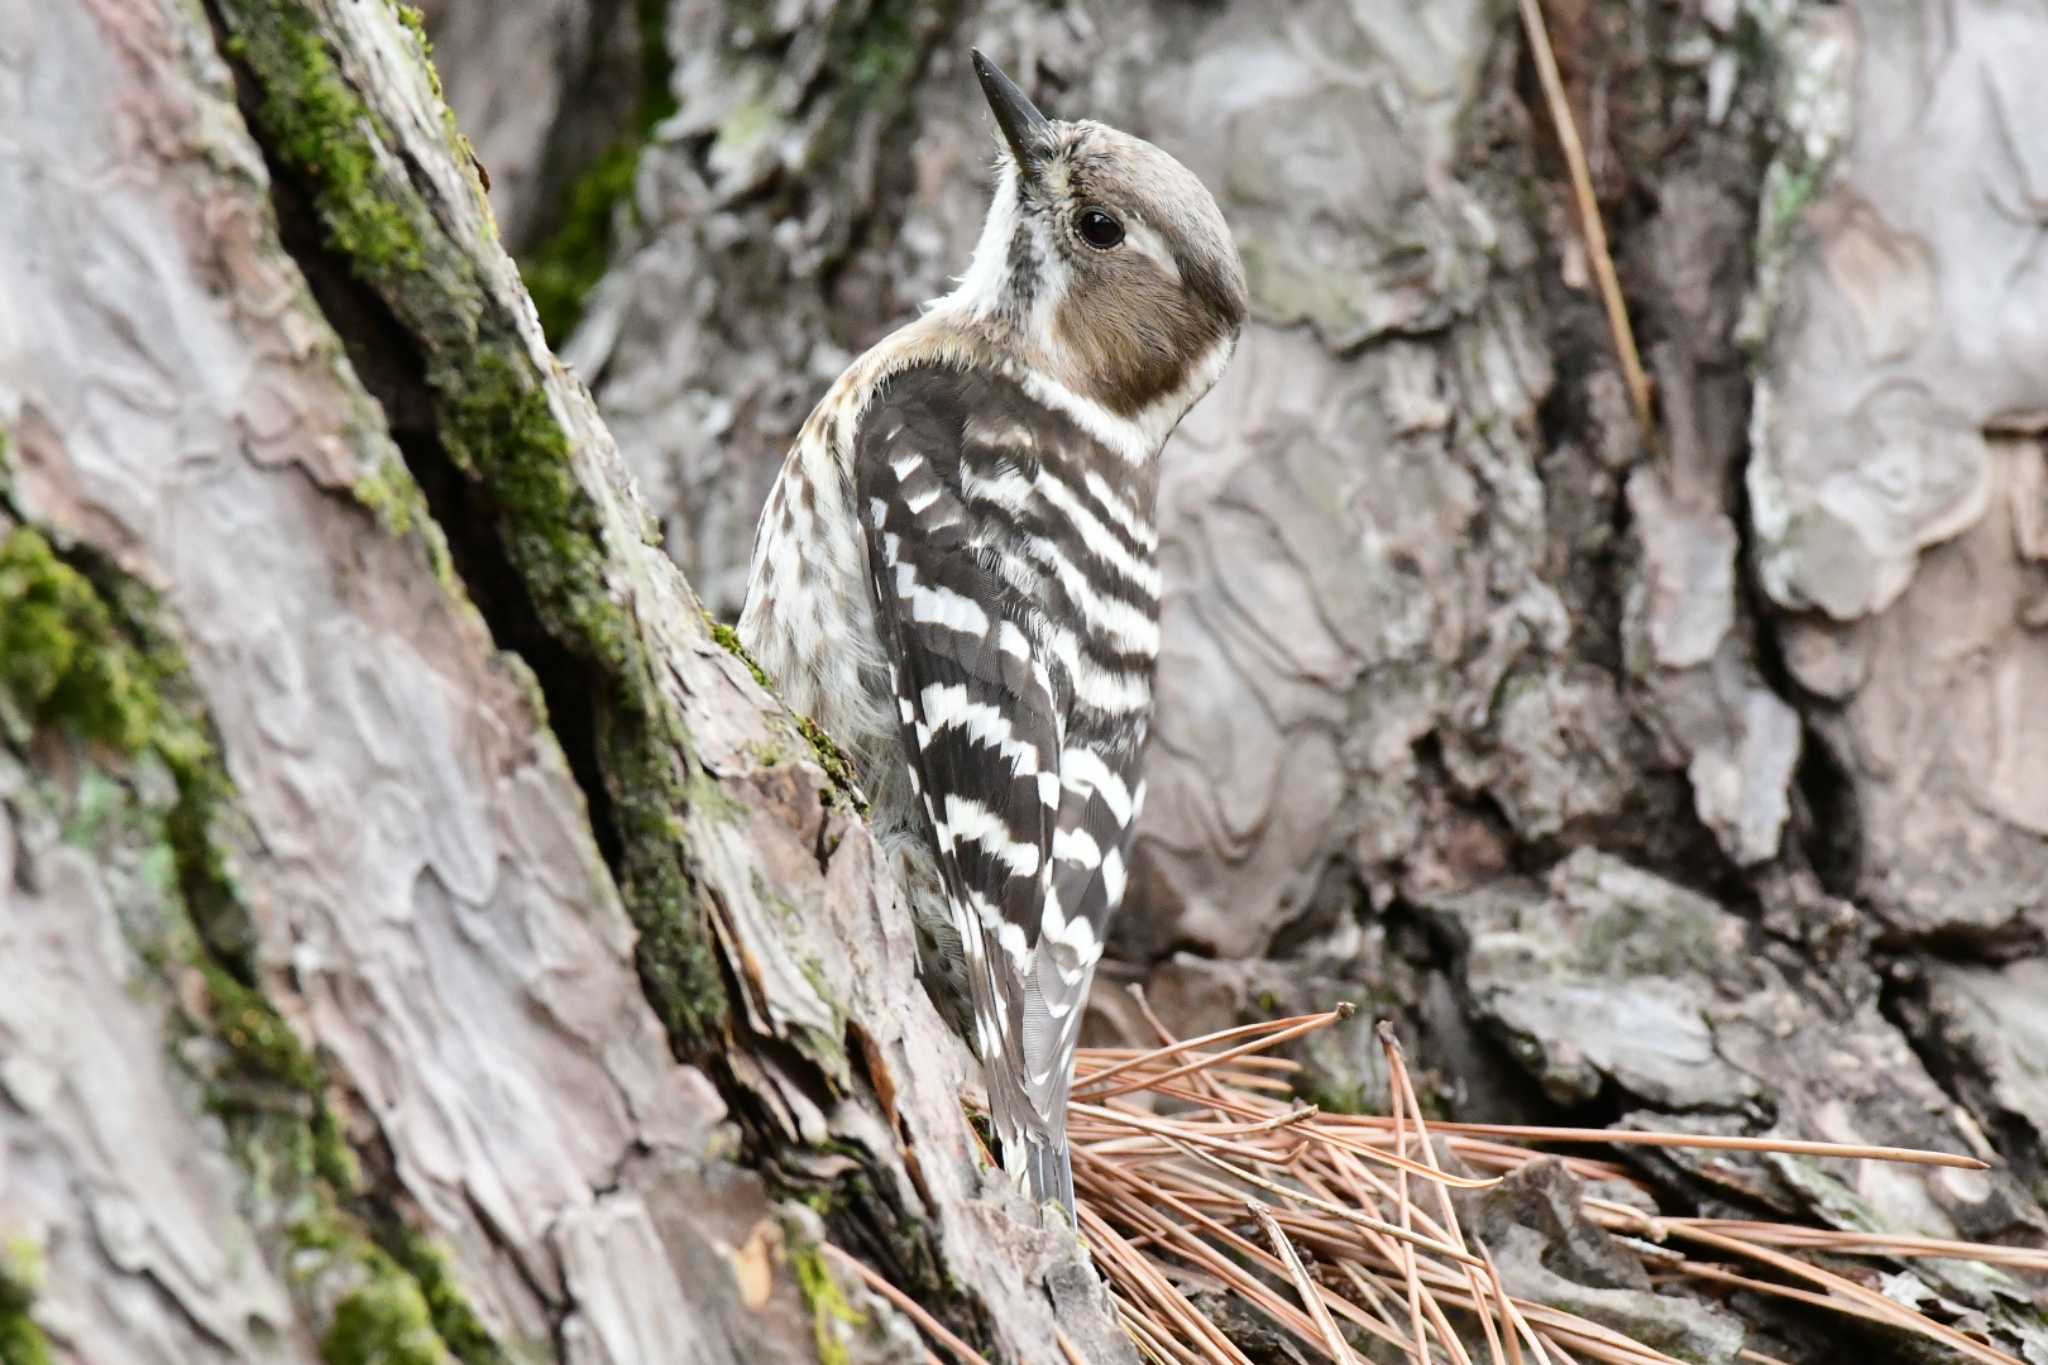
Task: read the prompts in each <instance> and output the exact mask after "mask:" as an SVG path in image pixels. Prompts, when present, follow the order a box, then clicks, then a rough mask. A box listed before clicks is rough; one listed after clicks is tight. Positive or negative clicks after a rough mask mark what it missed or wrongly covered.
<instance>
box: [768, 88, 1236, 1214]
mask: <svg viewBox="0 0 2048 1365" xmlns="http://www.w3.org/2000/svg"><path fill="white" fill-rule="evenodd" d="M973 60H974V70H975V74H976V75H977V76H978V77H979V79H980V82H981V89H982V93H983V94H984V95H985V96H986V98H987V100H988V104H989V107H990V109H991V110H992V111H993V112H994V115H995V121H996V125H997V128H998V129H999V130H1000V133H1001V137H1000V140H999V149H998V153H997V162H996V188H995V195H994V198H993V201H992V202H991V204H990V206H989V211H988V217H987V220H986V221H985V223H984V225H983V227H982V231H981V236H980V238H979V240H978V242H977V244H976V246H975V248H974V255H973V260H972V262H971V264H970V265H969V267H968V270H967V272H966V274H964V275H962V276H961V277H960V278H959V279H958V281H957V287H955V288H954V290H953V291H952V292H951V293H949V294H947V295H946V296H945V297H944V298H941V299H939V300H937V301H935V302H933V303H929V304H927V305H925V307H924V309H923V311H922V313H921V314H920V316H919V317H918V318H917V319H916V320H915V321H913V322H911V323H909V324H908V325H906V326H905V327H903V328H902V329H901V330H899V331H897V332H895V333H894V334H893V335H891V336H889V337H888V338H887V339H885V340H883V341H882V342H880V343H879V344H878V345H876V346H875V347H874V348H873V349H872V350H870V351H868V352H867V353H866V354H864V355H862V356H861V357H860V358H859V359H858V360H856V361H855V362H854V363H853V365H852V366H851V367H850V368H849V369H848V370H847V371H846V372H845V373H844V374H843V375H841V376H840V377H839V379H838V381H837V382H836V383H835V384H833V385H832V387H831V389H830V390H829V391H828V392H827V393H826V395H825V397H824V399H823V400H822V401H821V402H820V403H819V404H818V406H817V408H816V409H815V410H813V412H812V413H811V415H810V417H809V419H808V420H807V421H806V422H805V423H804V425H803V428H802V430H801V431H800V432H799V434H798V436H797V439H796V442H795V445H794V446H793V447H792V448H791V450H790V452H789V456H788V458H787V459H786V460H785V462H784V464H783V467H782V471H781V474H780V475H779V477H778V478H777V481H776V483H775V486H774V488H773V490H772V491H771V492H770V494H769V497H768V502H767V505H766V507H765V508H764V510H763V512H762V516H761V522H760V526H759V528H758V530H757V532H756V535H755V541H754V553H753V560H752V564H751V568H750V572H749V581H748V587H747V599H746V605H745V607H744V609H743V610H742V612H741V616H740V624H739V633H740V637H741V639H742V641H743V642H744V643H745V644H746V645H747V647H748V648H749V650H750V651H751V652H752V654H753V656H754V658H755V660H756V661H757V662H758V663H759V664H760V665H761V666H762V668H764V669H765V670H766V671H767V672H768V674H769V675H770V676H771V677H773V678H774V679H775V681H776V682H777V684H778V685H779V686H780V688H781V690H782V695H783V698H784V699H785V700H786V701H787V702H788V703H789V705H790V706H791V707H792V708H793V709H795V710H797V711H799V712H805V713H808V714H809V715H810V716H811V717H812V718H814V719H815V720H816V721H817V722H818V723H819V724H821V725H822V726H824V727H825V729H826V730H827V731H828V732H829V733H830V734H832V735H833V736H834V737H835V738H836V739H837V740H838V742H839V743H840V744H841V746H842V747H843V748H845V749H846V750H847V751H848V752H849V754H850V756H851V757H852V760H853V762H854V765H855V768H856V770H857V772H858V774H859V778H860V783H861V786H862V788H863V789H864V790H865V792H866V793H867V795H868V798H869V801H870V818H871V819H872V821H873V824H874V827H875V830H876V833H877V835H878V837H879V839H880V841H881V845H882V847H883V848H884V849H885V850H886V851H887V853H888V854H889V855H890V857H891V858H892V860H893V862H894V864H895V866H896V867H897V869H898V871H899V873H900V875H901V876H902V878H903V880H904V883H905V887H906V891H907V897H908V900H909V902H910V905H911V909H912V914H913V917H914V919H915V921H916V924H917V929H918V937H919V947H920V956H921V958H922V961H923V971H924V976H925V983H926V986H927V988H928V990H929V991H930V993H931V994H932V996H933V999H934V1001H935V1003H937V1004H938V1005H939V1006H940V1008H941V1011H942V1013H945V1014H947V1015H948V1017H949V1019H950V1020H951V1021H952V1022H953V1024H954V1027H955V1028H956V1029H959V1030H960V1031H961V1032H962V1033H963V1035H964V1036H965V1037H966V1039H967V1041H968V1044H969V1045H970V1046H971V1047H972V1049H973V1051H974V1053H975V1055H976V1057H977V1058H978V1059H979V1060H980V1062H981V1064H982V1070H983V1074H984V1077H985V1079H986V1083H987V1091H988V1101H989V1112H990V1117H991V1120H992V1122H993V1125H994V1128H995V1132H996V1136H997V1139H998V1142H999V1144H1000V1146H1001V1149H1002V1160H1003V1165H1004V1169H1005V1171H1006V1173H1007V1174H1008V1175H1009V1176H1010V1178H1011V1179H1012V1180H1014V1181H1016V1182H1017V1183H1018V1184H1020V1185H1023V1186H1026V1187H1028V1188H1029V1190H1030V1193H1031V1196H1032V1198H1033V1200H1034V1201H1035V1202H1038V1203H1040V1204H1043V1203H1045V1202H1047V1201H1056V1202H1057V1203H1059V1204H1060V1205H1061V1206H1062V1207H1063V1208H1064V1209H1065V1210H1066V1212H1067V1215H1068V1217H1069V1218H1070V1219H1071V1217H1072V1214H1073V1174H1072V1170H1071V1167H1070V1164H1069V1158H1068V1152H1067V1142H1066V1108H1067V1091H1068V1088H1069V1086H1070V1084H1071V1082H1072V1075H1073V1062H1074V1048H1075V1044H1076V1042H1077V1040H1078V1036H1079V1032H1080V1020H1081V1014H1082V1006H1083V1004H1084V1002H1085V1001H1086V999H1087V995H1088V988H1089V983H1090V982H1091V980H1092V979H1093V977H1094V973H1095V966H1096V962H1097V960H1098V959H1099V958H1100V957H1101V955H1102V944H1103V939H1104V935H1105V932H1106V930H1107V927H1108V924H1109V920H1110V917H1111V916H1112V915H1114V914H1115V913H1116V910H1117V907H1118V905H1119V903H1120V902H1121V901H1122V899H1123V895H1124V888H1125V882H1126V879H1127V877H1128V875H1129V867H1130V855H1131V836H1132V832H1133V829H1134V826H1135V823H1136V821H1137V819H1138V815H1139V812H1140V810H1141V809H1142V808H1143V806H1144V802H1145V785H1144V782H1143V780H1142V778H1141V776H1140V773H1139V764H1140V759H1141V755H1142V753H1143V750H1144V747H1145V737H1146V732H1147V729H1148V727H1149V725H1150V723H1151V717H1152V676H1153V666H1154V662H1155V660H1156V659H1157V657H1158V654H1159V604H1160V574H1159V567H1158V551H1159V537H1158V532H1157V530H1156V527H1155V524H1154V516H1155V505H1156V496H1155V494H1156V490H1157V487H1158V478H1159V454H1160V451H1161V449H1162V447H1163V446H1164V445H1165V443H1166V439H1167V437H1168V436H1169V435H1170V434H1171V433H1172V431H1173V429H1174V428H1175V426H1177V425H1178V424H1179V422H1180V420H1181V418H1182V417H1183V416H1184V415H1185V414H1186V413H1187V411H1188V409H1189V408H1190V407H1192V406H1193V405H1194V404H1195V402H1196V401H1197V400H1198V399H1200V398H1201V397H1202V396H1203V395H1204V394H1205V393H1207V392H1208V391H1209V389H1210V387H1211V386H1212V385H1213V384H1214V383H1215V382H1216V379H1217V377H1218V376H1219V375H1220V374H1221V373H1222V371H1223V368H1224V366H1225V365H1226V364H1228V363H1229V360H1230V356H1231V353H1232V351H1233V350H1234V349H1235V347H1236V344H1237V337H1238V333H1239V331H1240V329H1241V328H1242V326H1243V324H1244V319H1245V312H1246V307H1247V294H1246V289H1245V279H1244V269H1243V266H1242V265H1241V264H1240V262H1239V260H1238V256H1237V249H1236V247H1235V245H1234V244H1233V243H1232V241H1231V237H1230V230H1229V228H1228V227H1226V226H1225V224H1224V221H1223V215H1222V213H1221V212H1220V211H1218V209H1217V207H1216V202H1215V200H1214V199H1213V198H1211V197H1210V195H1209V192H1208V191H1207V190H1206V189H1204V188H1203V186H1202V183H1201V181H1199V180H1198V179H1196V178H1195V176H1194V175H1193V174H1192V173H1191V172H1189V171H1188V170H1187V169H1186V168H1185V167H1184V166H1182V165H1181V164H1180V163H1179V162H1178V161H1176V160H1174V159H1173V158H1172V157H1171V156H1169V155H1167V154H1166V153H1165V152H1163V151H1161V150H1160V149H1159V148H1157V147H1155V146H1153V145H1152V144H1151V143H1149V142H1145V141H1143V140H1141V139H1139V138H1135V137H1132V136H1130V135H1129V134H1126V133H1122V132H1119V131H1117V130H1116V129H1114V128H1109V127H1106V126H1104V125H1103V124H1100V123H1095V122H1090V121H1079V122H1066V121H1062V120H1055V119H1049V118H1047V117H1046V116H1045V115H1044V114H1042V113H1040V112H1039V110H1038V109H1037V108H1036V107H1035V106H1034V105H1033V104H1032V103H1031V101H1030V100H1028V99H1027V98H1025V96H1024V94H1023V92H1022V91H1020V90H1019V89H1018V88H1017V87H1016V85H1014V84H1013V83H1012V82H1011V81H1010V79H1009V77H1007V76H1006V75H1004V74H1003V72H1002V71H1001V70H999V69H998V68H997V67H996V65H995V64H994V63H992V62H990V61H989V60H988V59H987V58H986V57H984V56H982V54H981V53H979V52H975V53H974V54H973Z"/></svg>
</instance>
